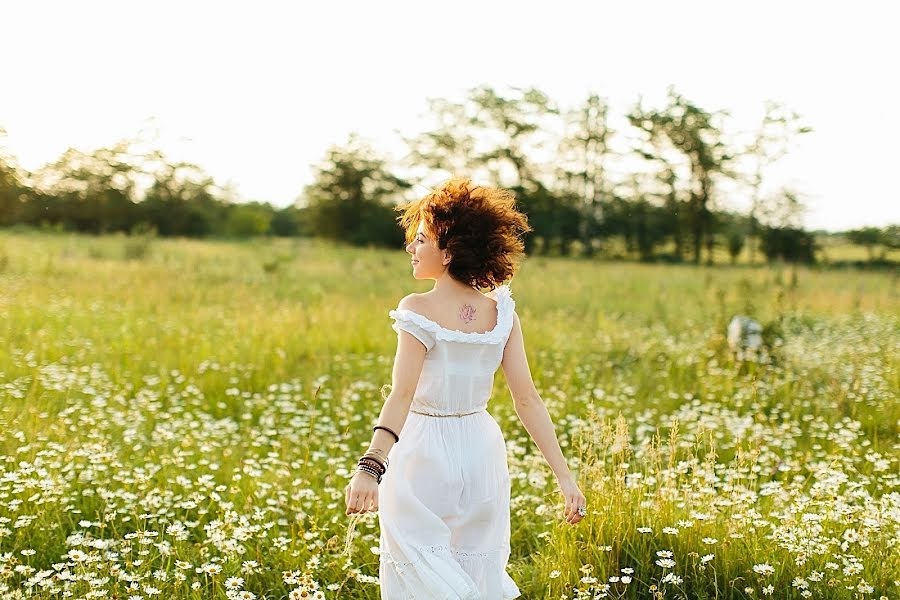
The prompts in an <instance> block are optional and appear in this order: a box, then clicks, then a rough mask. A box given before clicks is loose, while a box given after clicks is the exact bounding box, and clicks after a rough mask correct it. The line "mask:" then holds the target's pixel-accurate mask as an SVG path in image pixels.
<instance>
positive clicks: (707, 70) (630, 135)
mask: <svg viewBox="0 0 900 600" xmlns="http://www.w3.org/2000/svg"><path fill="white" fill-rule="evenodd" d="M4 20H5V21H6V23H7V28H6V31H5V32H4V35H3V36H2V37H0V51H2V53H3V56H4V57H5V59H6V60H5V61H4V69H3V79H2V81H3V90H4V93H3V94H2V96H0V227H18V228H41V229H49V230H66V231H77V232H86V233H93V234H102V233H114V232H122V233H124V234H129V235H143V236H147V235H158V236H187V237H222V236H224V237H244V236H293V237H313V236H316V237H322V238H330V239H334V240H337V241H339V242H341V243H349V244H353V245H373V246H384V247H391V248H397V247H399V246H400V245H401V244H402V243H403V239H402V234H401V232H400V231H399V229H398V228H397V227H396V224H395V214H396V213H395V212H394V211H393V210H392V206H394V205H396V204H397V203H398V202H402V201H403V200H408V199H411V198H414V197H418V196H421V195H423V194H424V193H426V192H427V190H428V189H430V188H431V187H433V186H435V185H437V184H439V183H440V182H441V181H443V180H444V179H446V178H447V177H449V176H450V175H452V174H462V175H469V176H471V177H472V178H473V179H474V180H476V181H477V182H481V183H488V184H494V185H501V186H506V187H509V188H512V189H514V190H515V191H516V193H517V197H518V198H519V201H520V204H521V208H522V209H523V210H524V211H525V212H526V213H527V214H528V216H529V219H530V222H531V224H532V226H533V227H534V232H533V234H531V235H529V236H528V237H527V239H526V243H527V251H528V252H529V253H530V254H532V255H537V254H542V255H547V256H556V255H569V256H579V257H580V256H584V257H590V256H597V257H602V258H607V259H627V260H640V261H667V262H680V261H685V262H702V263H706V264H715V263H720V262H727V263H732V262H735V263H762V262H765V261H771V260H787V261H799V262H806V263H812V262H821V263H829V264H833V263H839V264H846V263H854V264H858V265H882V266H884V265H888V266H889V265H892V264H896V262H897V261H898V259H900V233H898V226H897V225H898V223H900V202H898V198H897V192H896V189H897V188H896V185H895V182H894V180H893V175H892V173H893V171H894V170H893V169H892V167H893V164H891V163H892V162H893V159H894V158H895V153H894V152H893V143H894V140H895V139H896V138H897V136H898V134H900V126H898V124H897V123H896V121H894V120H892V119H887V118H880V117H879V115H881V114H884V112H885V109H887V108H888V107H890V106H896V105H897V104H900V92H898V91H897V88H896V86H894V85H892V81H891V80H892V77H890V76H889V73H890V72H892V71H893V69H892V64H890V60H891V57H893V56H896V55H897V54H898V50H900V49H898V48H897V46H898V42H897V40H896V37H895V36H893V35H892V34H891V32H890V31H888V27H889V23H891V19H890V18H889V9H888V8H886V7H885V5H883V4H877V3H863V4H854V5H853V7H852V9H851V7H850V5H849V4H845V3H833V4H817V5H811V4H803V3H797V4H789V5H785V4H784V3H775V2H758V3H754V4H752V5H746V6H741V7H735V6H733V5H724V4H722V3H714V2H690V3H686V4H685V3H678V4H675V3H665V2H639V3H628V4H627V5H625V4H621V3H619V4H611V3H610V4H607V3H597V2H593V3H589V2H582V3H578V2H564V3H561V4H557V5H554V7H553V8H552V9H550V8H548V6H547V5H546V4H545V3H515V4H513V3H490V4H485V3H475V2H462V3H456V4H454V5H453V7H452V8H450V7H448V6H446V5H439V4H427V3H424V4H423V3H411V2H399V3H391V4H390V5H389V6H375V5H371V4H363V3H350V4H346V3H332V4H328V5H321V6H313V5H290V4H284V3H275V2H268V3H266V2H263V3H253V4H252V5H251V4H249V3H204V2H191V3H175V2H155V3H152V4H136V3H115V2H82V3H77V4H76V3H64V2H40V1H38V2H27V3H26V2H18V3H11V4H7V5H5V6H4Z"/></svg>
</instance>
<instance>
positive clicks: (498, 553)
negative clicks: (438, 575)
mask: <svg viewBox="0 0 900 600" xmlns="http://www.w3.org/2000/svg"><path fill="white" fill-rule="evenodd" d="M415 548H416V550H419V551H420V552H430V553H431V554H443V555H446V556H452V557H453V558H455V559H456V560H477V561H490V562H496V563H498V564H499V563H500V560H501V558H502V557H503V556H504V555H505V554H506V553H507V552H508V551H509V550H508V549H506V548H497V549H495V550H490V551H488V552H474V551H468V550H458V549H457V548H456V547H454V546H451V545H449V544H433V545H430V546H416V547H415ZM379 560H380V561H381V562H383V563H387V564H390V565H395V566H398V567H410V566H413V565H418V564H421V563H422V562H423V561H424V559H421V558H420V559H416V560H410V561H397V560H394V559H393V558H392V557H391V555H390V553H389V552H381V553H380V555H379Z"/></svg>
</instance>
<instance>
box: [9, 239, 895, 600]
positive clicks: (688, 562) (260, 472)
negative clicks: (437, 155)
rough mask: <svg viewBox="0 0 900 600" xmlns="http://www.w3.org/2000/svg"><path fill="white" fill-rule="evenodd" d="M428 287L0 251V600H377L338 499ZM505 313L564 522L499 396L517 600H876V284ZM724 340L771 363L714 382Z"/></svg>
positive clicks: (721, 273)
mask: <svg viewBox="0 0 900 600" xmlns="http://www.w3.org/2000/svg"><path fill="white" fill-rule="evenodd" d="M429 283H430V282H425V281H416V280H415V279H413V278H412V275H411V272H410V267H409V262H408V257H407V255H406V254H404V252H403V251H402V249H400V248H398V249H397V250H396V251H386V250H374V249H354V248H349V247H343V246H334V245H332V244H329V243H326V242H321V241H316V240H297V239H276V240H253V241H243V242H240V241H197V240H185V239H154V240H145V241H143V242H142V241H140V240H133V239H129V238H127V237H123V236H103V237H89V236H78V235H67V234H50V233H27V232H24V233H23V232H16V233H12V232H3V231H0V600H5V599H19V598H120V599H127V600H138V599H145V598H146V599H149V598H154V597H159V598H166V599H169V598H177V599H187V598H190V599H206V598H240V599H244V600H252V599H257V598H267V599H272V600H274V599H284V598H289V599H291V600H293V599H297V598H319V599H321V598H328V599H331V598H340V599H344V598H347V599H357V598H359V599H376V598H378V597H379V594H378V585H377V576H378V560H379V557H378V520H377V519H378V516H377V514H374V513H369V514H367V515H365V516H364V517H363V518H362V519H360V521H359V523H358V524H357V525H356V528H355V530H353V532H352V537H351V540H352V546H351V552H349V554H347V553H344V552H343V550H344V541H345V537H346V535H347V531H348V522H349V518H348V517H347V516H346V515H345V514H344V509H345V507H344V486H345V485H346V483H347V481H348V476H349V473H350V471H351V469H352V468H353V466H354V465H355V462H356V459H357V458H358V456H359V455H360V454H361V453H362V452H363V451H364V450H365V448H366V446H367V445H368V443H369V441H370V439H371V427H372V425H374V423H375V419H376V418H377V415H378V412H379V410H380V407H381V403H382V397H381V394H380V390H381V388H382V386H383V385H384V384H388V383H390V372H391V366H392V361H393V353H394V351H395V348H396V333H394V332H393V330H392V329H391V327H390V323H391V321H390V319H389V317H388V315H387V313H388V311H389V310H390V309H392V308H394V307H396V303H397V301H398V300H399V299H400V298H401V297H402V296H404V295H406V294H408V293H410V292H414V291H425V290H427V289H429ZM511 288H512V290H513V298H514V299H515V300H516V310H517V312H518V314H519V316H520V319H521V322H522V328H523V333H524V337H525V342H526V349H527V353H528V358H529V364H530V366H531V370H532V375H533V377H534V380H535V384H536V385H537V387H538V390H539V391H540V392H541V395H542V397H543V400H544V402H545V403H546V404H547V406H548V408H549V411H550V414H551V416H552V418H553V420H554V423H555V425H556V429H557V434H558V436H559V438H560V442H561V446H562V448H563V451H564V453H565V454H566V456H567V459H568V460H569V465H570V467H571V468H572V470H573V471H575V472H576V473H577V475H578V477H579V481H580V482H581V488H582V490H583V491H584V492H585V495H586V497H587V500H588V507H589V512H588V516H587V517H586V518H585V520H584V521H583V522H581V523H580V524H579V525H577V526H575V527H572V526H570V525H567V524H566V523H565V522H564V521H563V518H562V513H563V506H562V497H561V495H560V494H559V492H558V490H557V487H556V484H555V480H554V478H553V476H552V473H551V472H550V470H549V468H548V467H547V465H546V463H545V462H544V461H543V458H542V457H541V455H540V452H539V451H538V449H537V447H536V446H535V445H534V443H533V442H532V441H531V439H530V438H529V437H528V434H527V432H526V431H525V429H524V427H523V426H522V424H521V423H520V422H519V420H518V417H517V416H516V413H515V410H514V408H513V404H512V401H511V399H510V396H509V391H508V389H507V387H506V385H505V381H504V378H503V374H502V371H498V373H497V376H496V378H495V388H494V395H493V397H492V399H491V403H490V405H489V411H490V412H491V414H492V415H493V416H494V417H495V418H496V419H497V421H498V423H499V424H500V426H501V428H502V430H503V432H504V435H505V438H506V442H507V449H508V461H509V466H510V474H511V476H512V539H511V542H512V556H511V559H510V564H509V567H508V568H509V573H510V575H511V576H512V577H513V579H514V580H515V581H516V582H517V584H518V585H519V588H520V589H521V590H522V598H523V600H525V599H528V600H532V599H553V600H555V599H560V600H567V599H568V600H571V599H588V598H689V599H692V600H693V599H706V598H722V599H733V598H734V599H736V598H740V599H752V598H766V597H769V598H836V599H842V598H847V599H856V598H876V599H877V598H900V549H898V545H900V469H898V458H900V438H898V433H900V402H898V400H900V370H898V367H900V335H898V334H900V289H898V277H897V273H896V272H889V271H887V272H886V271H881V272H866V271H857V270H837V269H817V268H806V267H798V268H794V267H791V266H787V265H773V266H759V267H748V266H735V267H726V266H714V267H705V266H699V267H696V266H691V265H650V264H637V263H625V262H602V261H594V262H588V261H582V260H577V259H566V258H538V257H535V258H528V259H526V261H525V262H524V263H523V265H522V268H521V270H520V271H519V273H518V274H517V275H516V276H515V278H514V279H513V280H512V282H511ZM735 314H746V315H751V316H753V317H754V318H756V319H757V320H759V321H760V322H762V323H763V324H765V325H767V326H768V331H770V332H772V333H771V335H772V338H771V339H772V346H771V349H770V350H769V351H767V352H765V353H762V354H760V355H756V356H751V357H744V359H743V360H739V359H738V358H736V357H735V356H733V355H732V353H731V352H730V351H729V349H728V345H727V343H726V339H725V331H726V326H727V323H728V321H729V319H730V318H731V317H732V316H733V315H735Z"/></svg>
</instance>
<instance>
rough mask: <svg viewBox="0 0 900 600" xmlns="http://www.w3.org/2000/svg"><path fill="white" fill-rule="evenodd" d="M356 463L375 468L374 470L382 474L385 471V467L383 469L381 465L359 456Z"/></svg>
mask: <svg viewBox="0 0 900 600" xmlns="http://www.w3.org/2000/svg"><path fill="white" fill-rule="evenodd" d="M358 464H360V465H365V466H367V467H369V468H371V469H375V471H377V472H378V474H379V475H384V474H385V473H386V472H387V469H385V468H384V467H383V466H382V465H380V464H378V463H377V462H374V461H371V460H366V459H362V458H361V459H360V460H359V463H358Z"/></svg>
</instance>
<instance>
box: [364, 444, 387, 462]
mask: <svg viewBox="0 0 900 600" xmlns="http://www.w3.org/2000/svg"><path fill="white" fill-rule="evenodd" d="M363 456H374V457H375V458H380V459H381V461H382V462H383V463H384V466H388V465H389V464H391V461H390V460H388V456H387V454H385V452H384V450H380V449H378V448H369V449H368V450H366V453H365V454H363Z"/></svg>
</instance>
